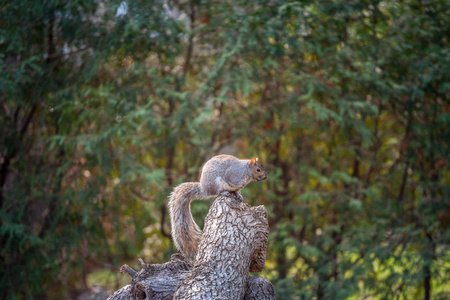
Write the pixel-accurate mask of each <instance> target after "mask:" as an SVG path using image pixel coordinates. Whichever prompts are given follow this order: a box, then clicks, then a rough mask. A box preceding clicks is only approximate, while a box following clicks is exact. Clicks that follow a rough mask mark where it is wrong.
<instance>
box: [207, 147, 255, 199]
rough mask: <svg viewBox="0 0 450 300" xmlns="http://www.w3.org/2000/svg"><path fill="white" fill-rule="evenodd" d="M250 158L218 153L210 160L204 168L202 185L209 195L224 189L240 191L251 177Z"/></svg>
mask: <svg viewBox="0 0 450 300" xmlns="http://www.w3.org/2000/svg"><path fill="white" fill-rule="evenodd" d="M249 162H250V160H248V159H238V158H236V157H234V156H232V155H225V154H222V155H217V156H214V157H212V158H211V159H210V160H208V161H207V162H206V163H205V164H204V165H203V168H202V173H201V175H200V187H201V189H202V192H203V193H204V194H205V195H208V196H216V195H218V194H219V193H220V192H222V191H238V190H240V189H242V188H243V186H245V185H246V184H247V183H248V182H249V181H250V179H251V173H250V169H249V167H248V163H249Z"/></svg>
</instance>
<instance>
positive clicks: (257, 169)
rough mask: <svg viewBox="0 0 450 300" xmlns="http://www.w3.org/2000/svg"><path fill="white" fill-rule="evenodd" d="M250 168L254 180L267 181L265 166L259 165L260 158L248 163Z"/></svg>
mask: <svg viewBox="0 0 450 300" xmlns="http://www.w3.org/2000/svg"><path fill="white" fill-rule="evenodd" d="M248 166H249V168H250V170H251V172H252V178H253V180H256V181H263V180H266V179H267V172H266V170H264V168H263V166H262V165H261V164H260V163H259V161H258V158H252V159H251V160H250V162H249V163H248Z"/></svg>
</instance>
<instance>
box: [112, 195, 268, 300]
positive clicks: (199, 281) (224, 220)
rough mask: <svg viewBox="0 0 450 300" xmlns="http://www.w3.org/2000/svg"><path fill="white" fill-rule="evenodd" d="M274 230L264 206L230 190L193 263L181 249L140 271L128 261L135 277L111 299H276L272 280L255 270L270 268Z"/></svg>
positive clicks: (214, 208)
mask: <svg viewBox="0 0 450 300" xmlns="http://www.w3.org/2000/svg"><path fill="white" fill-rule="evenodd" d="M268 236H269V225H268V221H267V211H266V209H265V208H264V206H258V207H251V206H250V205H248V204H245V203H243V202H242V200H241V198H240V195H236V194H234V193H224V194H222V195H219V196H218V197H217V198H216V200H215V201H214V203H213V204H212V205H211V208H210V210H209V213H208V215H207V216H206V219H205V228H204V230H203V236H202V241H201V242H200V245H199V250H198V253H197V257H196V261H195V263H194V264H193V265H192V263H191V262H190V261H189V260H187V259H185V257H184V256H183V255H181V254H179V253H176V254H174V255H172V257H171V259H170V260H169V261H168V262H167V263H165V264H162V265H148V264H145V263H143V261H141V263H142V264H141V265H142V270H141V271H139V272H137V273H136V272H135V271H134V270H133V269H131V268H130V267H128V266H127V265H124V266H122V268H121V270H122V271H123V272H126V273H128V274H129V275H130V276H132V283H131V285H127V286H125V287H123V288H122V289H120V290H118V291H116V292H115V293H114V294H113V295H112V296H111V297H110V298H109V299H110V300H129V299H158V300H159V299H161V300H163V299H255V300H256V299H262V300H264V299H275V291H274V289H273V285H272V284H271V283H270V281H268V280H267V279H265V278H263V277H259V276H249V272H261V271H262V269H263V268H264V263H265V258H266V248H267V241H268Z"/></svg>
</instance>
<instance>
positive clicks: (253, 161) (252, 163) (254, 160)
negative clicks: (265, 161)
mask: <svg viewBox="0 0 450 300" xmlns="http://www.w3.org/2000/svg"><path fill="white" fill-rule="evenodd" d="M257 161H258V159H257V158H254V157H253V158H252V160H251V161H250V166H253V165H254V164H255V163H256V162H257Z"/></svg>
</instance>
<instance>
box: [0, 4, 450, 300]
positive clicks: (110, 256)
mask: <svg viewBox="0 0 450 300" xmlns="http://www.w3.org/2000/svg"><path fill="white" fill-rule="evenodd" d="M0 15H1V17H0V66H1V75H0V76H1V77H0V99H1V106H0V122H1V126H0V140H1V142H0V189H1V190H0V222H1V228H0V247H1V248H0V298H2V299H56V298H59V299H61V298H63V299H68V298H69V299H88V298H90V299H93V298H98V299H100V298H102V297H104V295H107V294H108V293H109V292H113V291H114V290H116V289H118V288H120V287H121V286H123V285H125V284H127V283H129V281H130V278H129V277H128V276H126V275H122V274H119V273H118V269H119V267H120V266H121V265H122V264H125V263H127V264H129V265H131V266H133V267H135V268H136V269H140V267H139V263H138V261H137V258H138V257H142V258H143V259H144V260H145V262H147V263H163V262H165V261H167V260H168V259H169V257H170V255H171V254H172V253H173V252H174V250H175V249H174V246H173V245H172V244H171V240H170V226H169V221H168V215H167V208H166V206H165V202H166V198H167V196H168V194H169V192H170V191H171V189H172V187H173V186H175V185H177V184H179V183H181V182H185V181H196V180H197V178H198V176H199V170H200V168H201V166H202V164H203V163H204V162H205V161H206V160H207V159H208V158H210V157H211V156H213V155H216V154H219V153H227V154H233V155H235V156H238V157H240V158H250V157H259V159H260V161H261V162H262V163H263V165H264V166H265V167H266V168H267V169H268V170H269V179H268V180H267V181H265V182H263V183H251V184H250V185H248V186H247V187H246V188H245V189H244V190H243V195H244V198H245V201H246V202H248V203H250V204H251V205H265V207H266V208H267V210H268V212H269V223H270V227H271V235H270V241H269V248H268V255H267V261H266V269H265V271H264V272H263V273H262V275H263V276H265V277H267V278H268V279H270V280H271V281H272V283H273V284H274V286H275V289H276V293H277V298H278V299H450V296H449V295H450V285H449V284H448V283H449V282H450V248H449V242H450V200H449V199H450V174H449V154H450V149H449V144H450V129H449V128H450V101H449V98H450V97H449V96H450V92H449V91H450V80H449V70H450V47H449V32H450V24H449V20H450V4H449V2H448V1H447V0H442V1H441V0H436V1H434V0H421V1H418V0H417V1H416V0H404V1H397V0H395V1H377V0H372V1H356V0H349V1H347V0H334V1H330V0H327V1H316V2H313V1H278V0H270V1H268V0H265V1H263V0H257V1H241V0H238V1H234V0H233V1H232V0H228V1H202V0H185V1H182V0H180V1H170V0H164V1H160V0H154V1H148V0H147V1H123V2H122V1H102V0H75V1H57V0H50V1H30V0H22V1H12V0H11V1H2V2H1V7H0ZM210 203H211V201H203V202H202V201H196V202H194V203H193V205H192V206H193V207H192V210H193V213H194V214H195V217H196V219H197V222H198V223H199V224H202V222H203V218H204V217H205V215H206V213H207V211H208V207H209V205H210ZM83 297H84V298H83Z"/></svg>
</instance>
